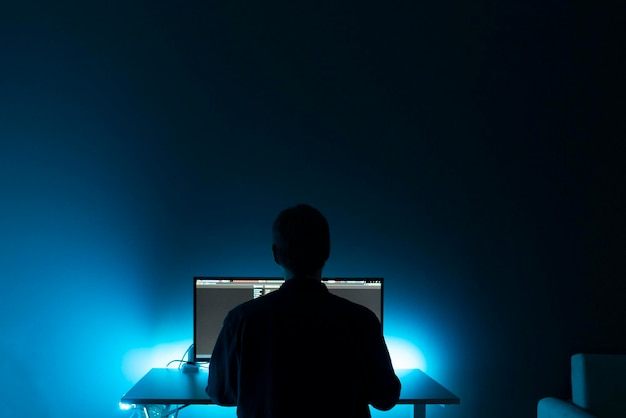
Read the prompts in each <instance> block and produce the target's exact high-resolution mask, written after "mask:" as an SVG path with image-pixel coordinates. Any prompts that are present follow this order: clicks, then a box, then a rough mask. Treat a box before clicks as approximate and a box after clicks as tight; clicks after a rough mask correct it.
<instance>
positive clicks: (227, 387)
mask: <svg viewBox="0 0 626 418" xmlns="http://www.w3.org/2000/svg"><path fill="white" fill-rule="evenodd" d="M238 375H239V373H238V369H237V328H236V322H235V321H233V319H232V317H231V315H230V314H229V315H228V316H227V317H226V319H225V320H224V324H223V326H222V330H221V331H220V334H219V336H218V338H217V342H216V343H215V348H214V349H213V354H212V355H211V361H210V363H209V380H208V385H207V387H206V393H207V395H209V398H211V399H212V400H213V402H215V403H216V404H218V405H222V406H235V405H237V380H238Z"/></svg>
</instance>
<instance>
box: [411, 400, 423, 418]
mask: <svg viewBox="0 0 626 418" xmlns="http://www.w3.org/2000/svg"><path fill="white" fill-rule="evenodd" d="M412 412H413V413H412V414H411V415H412V417H411V418H426V405H424V404H417V403H416V404H413V411H412Z"/></svg>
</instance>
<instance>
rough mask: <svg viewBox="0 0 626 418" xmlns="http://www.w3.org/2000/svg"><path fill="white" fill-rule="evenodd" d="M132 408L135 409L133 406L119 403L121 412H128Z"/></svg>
mask: <svg viewBox="0 0 626 418" xmlns="http://www.w3.org/2000/svg"><path fill="white" fill-rule="evenodd" d="M134 407H135V404H128V403H124V402H120V409H121V410H122V411H128V410H130V409H132V408H134Z"/></svg>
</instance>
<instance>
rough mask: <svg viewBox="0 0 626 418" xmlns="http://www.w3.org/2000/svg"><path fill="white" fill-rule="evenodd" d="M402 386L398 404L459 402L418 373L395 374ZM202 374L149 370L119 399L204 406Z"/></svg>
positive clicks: (420, 372)
mask: <svg viewBox="0 0 626 418" xmlns="http://www.w3.org/2000/svg"><path fill="white" fill-rule="evenodd" d="M396 374H397V375H398V377H399V378H400V382H401V383H402V390H401V392H400V400H399V401H398V403H399V404H414V405H416V404H440V405H446V404H458V403H460V399H459V398H458V397H457V396H455V395H454V394H453V393H451V392H450V391H449V390H448V389H446V388H444V387H443V386H441V385H440V384H439V383H437V382H436V381H435V380H433V379H432V378H430V377H429V376H428V375H426V374H425V373H424V372H423V371H421V370H419V369H404V370H396ZM207 378H208V373H207V372H206V371H198V372H183V371H182V370H179V369H152V370H150V371H149V372H148V373H147V374H146V375H145V376H144V377H142V378H141V380H139V381H138V382H137V383H136V384H135V386H133V387H132V388H131V389H130V390H129V391H128V392H127V393H126V394H125V395H124V396H123V397H122V402H123V403H127V404H165V405H187V404H189V405H192V404H195V405H198V404H202V405H208V404H212V403H213V401H211V399H209V397H208V395H207V394H206V392H205V391H204V388H205V387H206V385H207Z"/></svg>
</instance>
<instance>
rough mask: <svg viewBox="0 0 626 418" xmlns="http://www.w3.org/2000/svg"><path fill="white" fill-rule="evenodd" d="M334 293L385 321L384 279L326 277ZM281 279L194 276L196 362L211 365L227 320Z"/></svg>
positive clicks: (191, 357) (275, 287)
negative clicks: (234, 312)
mask: <svg viewBox="0 0 626 418" xmlns="http://www.w3.org/2000/svg"><path fill="white" fill-rule="evenodd" d="M322 282H323V283H324V284H325V285H326V287H327V288H328V291H329V292H330V293H333V294H335V295H337V296H341V297H343V298H345V299H348V300H350V301H352V302H355V303H358V304H360V305H363V306H365V307H367V308H369V309H370V310H371V311H372V312H374V314H375V315H376V316H377V317H378V319H379V320H380V322H381V324H382V321H383V279H382V278H324V279H322ZM283 283H284V279H282V278H280V277H194V291H193V294H194V316H193V352H192V353H190V357H189V358H190V359H193V360H192V361H193V362H196V363H202V362H208V361H209V360H210V359H211V353H212V351H213V347H214V346H215V341H216V340H217V336H218V335H219V332H220V330H221V329H222V324H223V321H224V318H225V317H226V315H227V314H228V312H229V311H230V310H231V309H233V308H234V307H236V306H237V305H239V304H241V303H243V302H246V301H248V300H251V299H255V298H257V297H259V296H263V295H266V294H268V293H270V292H273V291H274V290H277V289H278V288H279V287H280V286H281V285H282V284H283Z"/></svg>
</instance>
